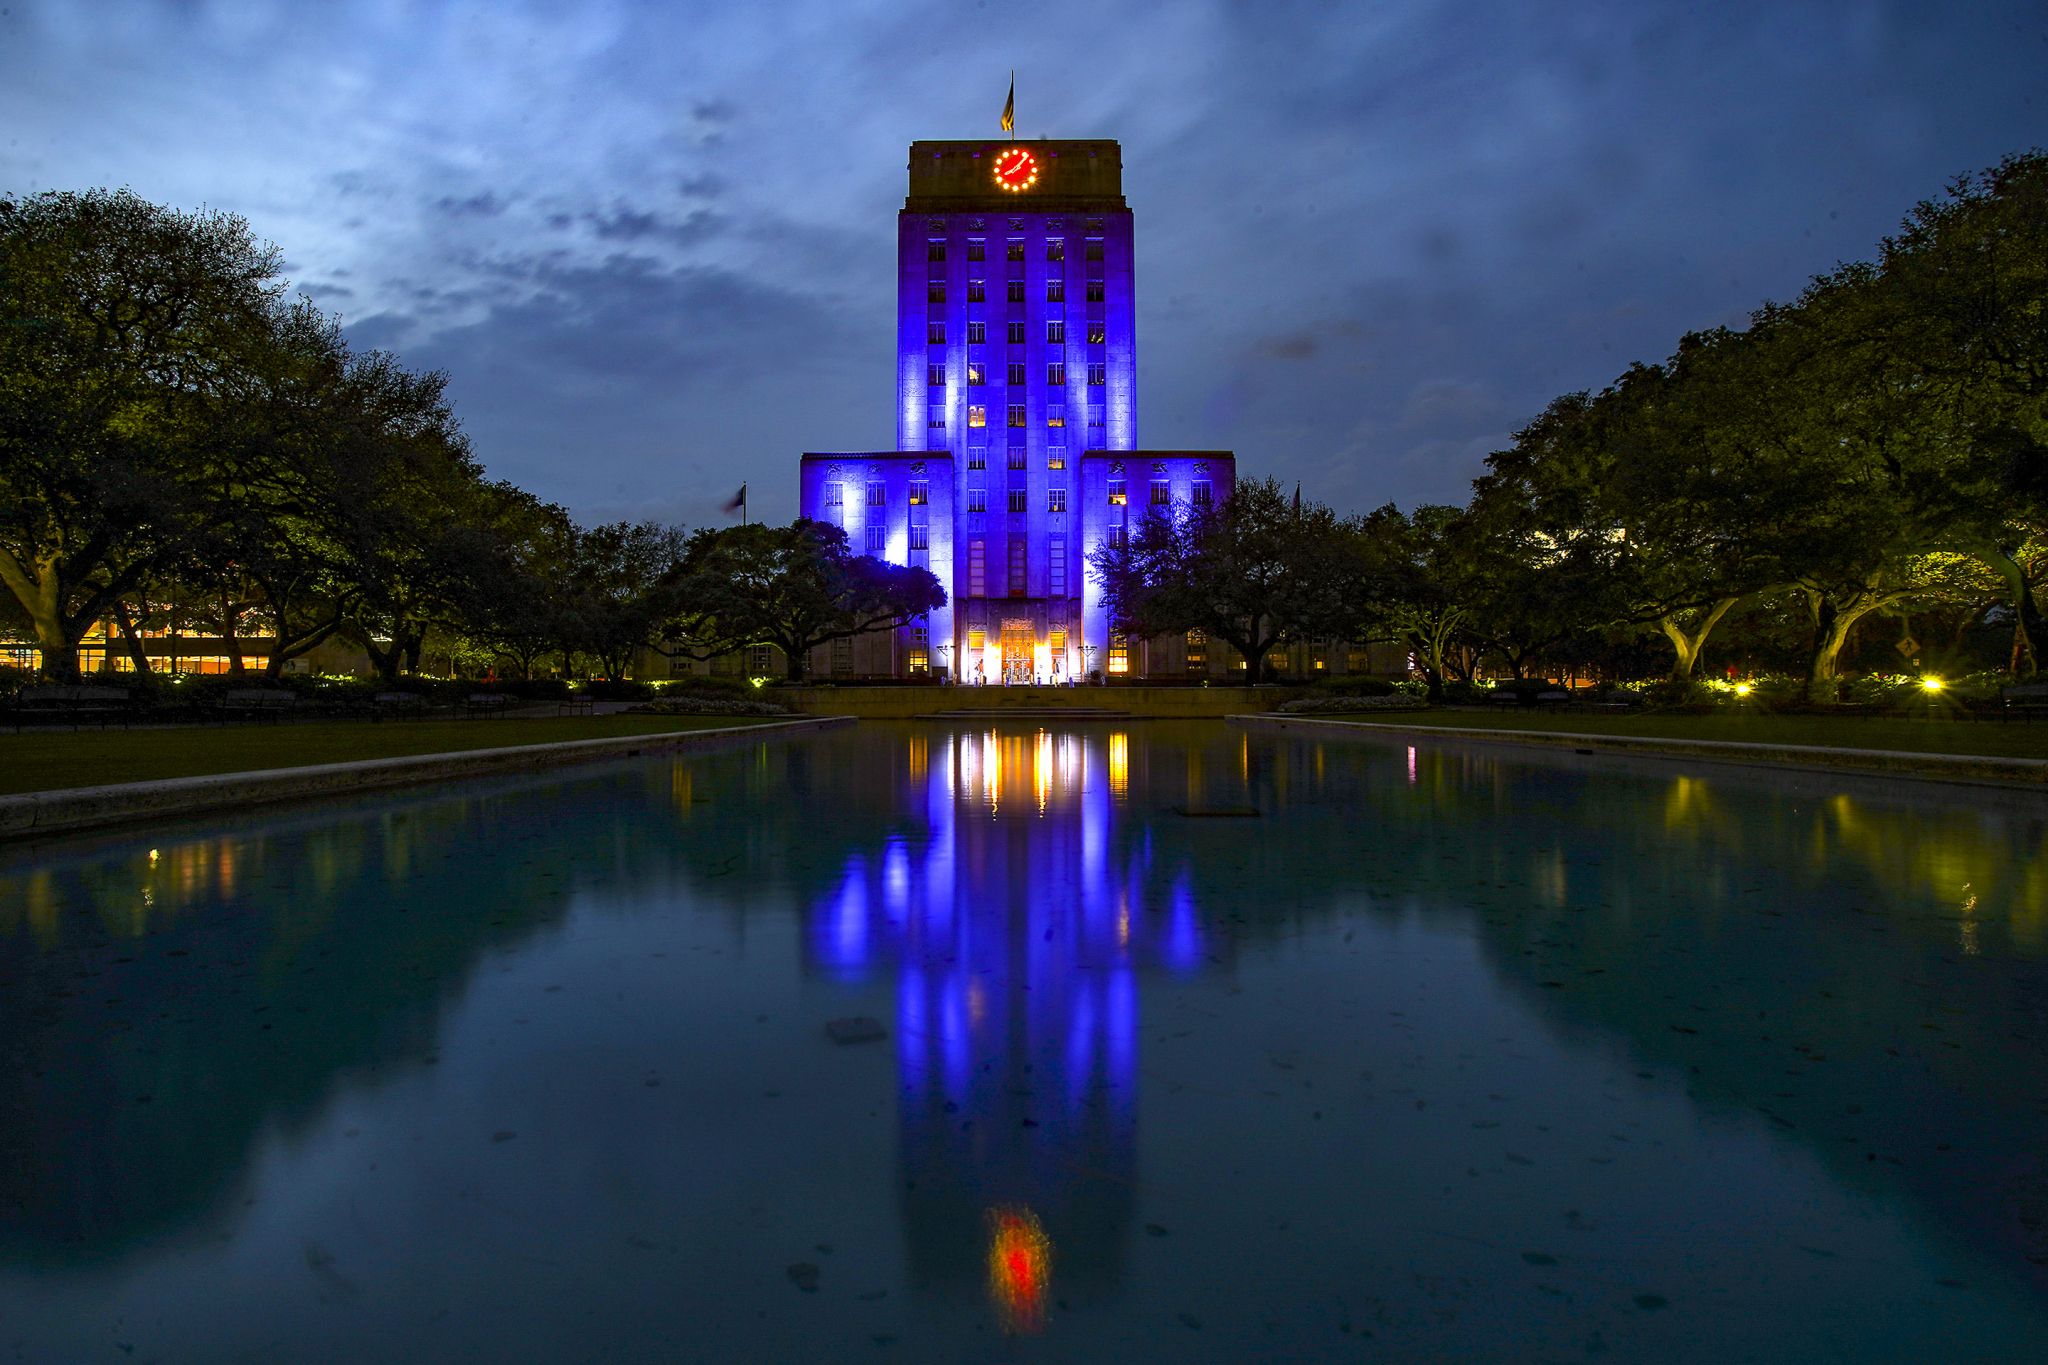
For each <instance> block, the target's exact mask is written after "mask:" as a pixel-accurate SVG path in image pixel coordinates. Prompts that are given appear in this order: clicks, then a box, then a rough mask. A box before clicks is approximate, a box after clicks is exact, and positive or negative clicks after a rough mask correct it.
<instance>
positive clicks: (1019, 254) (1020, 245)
mask: <svg viewBox="0 0 2048 1365" xmlns="http://www.w3.org/2000/svg"><path fill="white" fill-rule="evenodd" d="M1008 255H1009V259H1011V260H1013V261H1021V260H1023V259H1024V239H1023V238H1022V237H1012V238H1011V239H1010V249H1009V253H1008Z"/></svg>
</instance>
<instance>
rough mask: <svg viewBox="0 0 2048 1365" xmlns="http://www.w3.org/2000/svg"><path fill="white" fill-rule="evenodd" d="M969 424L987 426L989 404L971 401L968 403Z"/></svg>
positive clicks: (971, 425)
mask: <svg viewBox="0 0 2048 1365" xmlns="http://www.w3.org/2000/svg"><path fill="white" fill-rule="evenodd" d="M967 425H968V426H970V427H985V426H987V425H988V407H987V405H985V404H982V403H969V404H968V405H967Z"/></svg>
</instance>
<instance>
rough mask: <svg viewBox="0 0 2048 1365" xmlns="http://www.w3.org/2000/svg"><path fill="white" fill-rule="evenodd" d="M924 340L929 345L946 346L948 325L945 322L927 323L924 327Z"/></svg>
mask: <svg viewBox="0 0 2048 1365" xmlns="http://www.w3.org/2000/svg"><path fill="white" fill-rule="evenodd" d="M924 339H925V341H926V342H927V343H928V344H930V345H933V346H943V345H945V344H946V324H945V323H943V322H927V323H926V324H925V325H924Z"/></svg>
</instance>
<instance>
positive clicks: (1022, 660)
mask: <svg viewBox="0 0 2048 1365" xmlns="http://www.w3.org/2000/svg"><path fill="white" fill-rule="evenodd" d="M1035 643H1036V639H1035V637H1034V635H1033V633H1032V629H1031V623H1030V622H1029V621H1005V622H1003V686H1005V687H1014V686H1019V685H1028V684H1029V683H1030V682H1031V681H1032V658H1031V655H1032V649H1031V647H1032V645H1033V644H1035Z"/></svg>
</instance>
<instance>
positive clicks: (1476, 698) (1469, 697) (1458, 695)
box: [1444, 682, 1494, 706]
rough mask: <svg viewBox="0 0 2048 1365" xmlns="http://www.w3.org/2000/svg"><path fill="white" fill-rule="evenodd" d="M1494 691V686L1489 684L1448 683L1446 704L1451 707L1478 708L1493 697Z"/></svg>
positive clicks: (1445, 686)
mask: <svg viewBox="0 0 2048 1365" xmlns="http://www.w3.org/2000/svg"><path fill="white" fill-rule="evenodd" d="M1493 690H1494V689H1493V684H1492V683H1487V682H1447V683H1445V684H1444V702H1445V703H1446V704H1447V705H1450V706H1478V705H1481V704H1482V703H1484V702H1485V701H1486V700H1487V699H1488V698H1490V697H1492V696H1493Z"/></svg>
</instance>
